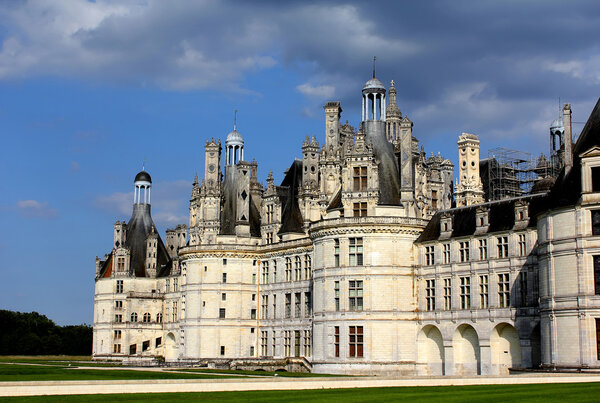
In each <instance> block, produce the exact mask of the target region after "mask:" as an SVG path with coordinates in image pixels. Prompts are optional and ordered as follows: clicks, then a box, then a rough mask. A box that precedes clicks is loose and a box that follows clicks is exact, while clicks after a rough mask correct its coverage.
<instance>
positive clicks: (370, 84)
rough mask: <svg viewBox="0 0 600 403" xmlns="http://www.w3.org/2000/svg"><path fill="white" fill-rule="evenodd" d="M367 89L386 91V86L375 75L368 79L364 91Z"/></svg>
mask: <svg viewBox="0 0 600 403" xmlns="http://www.w3.org/2000/svg"><path fill="white" fill-rule="evenodd" d="M365 90H380V91H381V90H383V91H385V87H384V86H383V83H382V82H381V81H379V80H378V79H376V78H375V77H373V78H372V79H370V80H369V81H367V82H366V83H365V86H364V87H363V91H365Z"/></svg>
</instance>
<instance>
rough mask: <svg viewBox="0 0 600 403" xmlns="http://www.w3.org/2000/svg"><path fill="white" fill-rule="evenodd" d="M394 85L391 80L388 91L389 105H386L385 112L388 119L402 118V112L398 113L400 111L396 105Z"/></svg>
mask: <svg viewBox="0 0 600 403" xmlns="http://www.w3.org/2000/svg"><path fill="white" fill-rule="evenodd" d="M394 84H395V83H394V80H392V82H391V83H390V90H389V94H390V103H389V104H388V106H387V108H386V111H385V115H386V117H387V118H388V119H389V118H395V117H397V118H402V112H400V109H399V108H398V104H397V102H396V87H395V86H394Z"/></svg>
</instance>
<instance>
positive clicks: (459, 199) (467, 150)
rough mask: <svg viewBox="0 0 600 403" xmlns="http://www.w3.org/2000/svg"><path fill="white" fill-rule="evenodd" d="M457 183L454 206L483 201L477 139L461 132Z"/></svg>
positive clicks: (472, 135)
mask: <svg viewBox="0 0 600 403" xmlns="http://www.w3.org/2000/svg"><path fill="white" fill-rule="evenodd" d="M458 171H459V183H458V185H457V186H456V207H462V206H470V205H472V204H480V203H483V185H482V184H481V178H480V177H479V139H478V138H477V136H476V135H474V134H469V133H463V134H462V135H461V136H460V137H459V139H458Z"/></svg>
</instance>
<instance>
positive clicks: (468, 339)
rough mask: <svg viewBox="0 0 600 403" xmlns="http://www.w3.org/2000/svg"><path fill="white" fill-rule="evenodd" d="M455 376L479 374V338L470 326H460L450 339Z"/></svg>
mask: <svg viewBox="0 0 600 403" xmlns="http://www.w3.org/2000/svg"><path fill="white" fill-rule="evenodd" d="M452 349H453V351H454V374H455V375H479V374H481V354H480V349H479V336H478V335H477V332H476V331H475V329H474V328H473V326H471V325H467V324H462V325H460V326H458V327H457V328H456V331H455V332H454V336H453V337H452Z"/></svg>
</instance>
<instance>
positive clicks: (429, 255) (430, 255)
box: [425, 245, 435, 266]
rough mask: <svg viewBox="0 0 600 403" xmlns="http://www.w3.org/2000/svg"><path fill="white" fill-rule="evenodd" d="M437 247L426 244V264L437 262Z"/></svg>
mask: <svg viewBox="0 0 600 403" xmlns="http://www.w3.org/2000/svg"><path fill="white" fill-rule="evenodd" d="M434 259H435V247H434V246H433V245H432V246H426V247H425V264H426V265H427V266H431V265H432V264H434V263H435V260H434Z"/></svg>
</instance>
